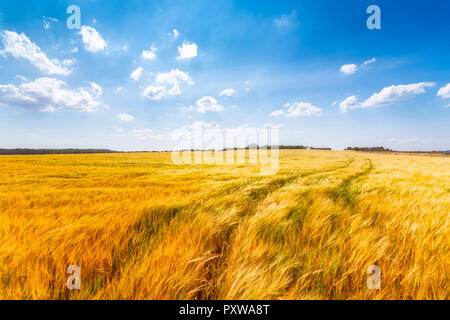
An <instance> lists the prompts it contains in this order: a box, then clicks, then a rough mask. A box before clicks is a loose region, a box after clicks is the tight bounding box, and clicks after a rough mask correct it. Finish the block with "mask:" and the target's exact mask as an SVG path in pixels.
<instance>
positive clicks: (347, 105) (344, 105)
mask: <svg viewBox="0 0 450 320" xmlns="http://www.w3.org/2000/svg"><path fill="white" fill-rule="evenodd" d="M360 107H361V106H360V104H359V103H358V97H357V96H350V97H347V98H346V99H345V100H344V101H342V102H341V103H340V104H339V108H340V109H341V111H342V112H347V111H348V110H349V109H357V108H360Z"/></svg>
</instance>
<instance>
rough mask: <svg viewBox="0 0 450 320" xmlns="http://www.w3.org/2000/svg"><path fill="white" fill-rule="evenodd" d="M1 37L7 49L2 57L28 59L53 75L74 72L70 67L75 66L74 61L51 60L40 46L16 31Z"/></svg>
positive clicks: (5, 33) (3, 51) (3, 34)
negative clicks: (9, 56) (8, 55)
mask: <svg viewBox="0 0 450 320" xmlns="http://www.w3.org/2000/svg"><path fill="white" fill-rule="evenodd" d="M0 37H1V39H2V41H3V45H4V47H5V48H4V49H3V50H0V55H6V54H10V55H11V56H13V57H14V58H16V59H19V58H23V59H26V60H28V61H29V62H30V63H31V64H32V65H34V66H35V67H37V68H38V69H39V70H41V71H42V72H44V73H47V74H51V75H54V74H56V75H62V76H68V75H69V74H70V73H71V72H72V70H70V69H69V68H68V67H69V66H70V65H72V64H73V62H74V61H73V60H71V59H66V60H63V61H59V60H57V59H49V58H48V57H47V55H46V54H45V53H44V52H42V51H41V49H40V48H39V46H38V45H37V44H35V43H34V42H31V40H30V39H29V38H28V37H27V36H26V35H25V34H24V33H21V34H18V33H17V32H14V31H4V32H2V33H1V35H0Z"/></svg>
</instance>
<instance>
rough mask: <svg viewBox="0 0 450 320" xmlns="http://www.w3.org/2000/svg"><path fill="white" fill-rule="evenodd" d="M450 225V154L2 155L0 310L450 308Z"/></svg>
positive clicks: (309, 152)
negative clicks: (74, 304)
mask: <svg viewBox="0 0 450 320" xmlns="http://www.w3.org/2000/svg"><path fill="white" fill-rule="evenodd" d="M449 213H450V157H446V156H430V155H418V154H390V153H389V154H388V153H386V154H383V153H363V152H360V153H358V152H351V151H312V150H305V151H300V150H290V151H287V150H280V164H279V171H278V173H277V174H275V175H267V176H265V175H261V174H260V172H259V170H258V167H257V166H253V165H249V164H243V165H175V164H174V163H172V161H171V155H170V153H123V154H120V153H118V154H91V155H28V156H0V299H448V298H449V277H450V273H449V271H450V248H449V244H450V226H449V220H450V219H449V217H450V215H449ZM70 265H77V266H79V267H80V270H81V289H80V290H69V289H68V288H67V287H66V281H67V278H68V277H69V275H68V274H67V273H66V269H67V267H68V266H70ZM371 265H376V266H379V268H380V271H381V283H380V289H378V290H377V289H369V288H368V286H367V283H366V282H367V279H368V277H369V276H370V274H367V268H368V267H369V266H371Z"/></svg>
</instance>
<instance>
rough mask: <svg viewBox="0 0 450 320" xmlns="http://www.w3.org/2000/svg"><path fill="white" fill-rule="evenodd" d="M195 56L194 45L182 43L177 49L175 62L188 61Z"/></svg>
mask: <svg viewBox="0 0 450 320" xmlns="http://www.w3.org/2000/svg"><path fill="white" fill-rule="evenodd" d="M196 56H197V45H196V44H195V43H189V42H187V41H184V42H183V45H182V46H181V47H178V57H177V60H189V59H192V58H195V57H196Z"/></svg>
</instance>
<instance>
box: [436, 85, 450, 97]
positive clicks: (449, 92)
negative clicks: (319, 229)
mask: <svg viewBox="0 0 450 320" xmlns="http://www.w3.org/2000/svg"><path fill="white" fill-rule="evenodd" d="M437 96H438V97H441V98H442V99H450V83H447V85H446V86H445V87H442V88H440V89H439V91H438V93H437Z"/></svg>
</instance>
